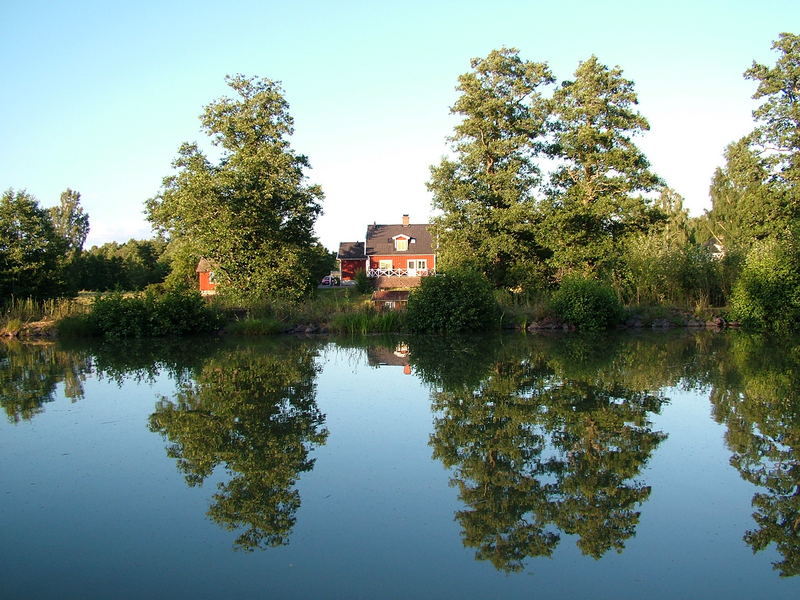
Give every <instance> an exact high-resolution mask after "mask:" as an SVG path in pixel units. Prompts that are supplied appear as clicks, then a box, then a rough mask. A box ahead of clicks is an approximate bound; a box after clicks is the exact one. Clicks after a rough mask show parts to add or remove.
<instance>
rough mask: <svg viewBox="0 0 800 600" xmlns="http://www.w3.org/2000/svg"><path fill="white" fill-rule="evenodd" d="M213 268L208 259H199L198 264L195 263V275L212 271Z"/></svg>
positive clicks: (213, 265)
mask: <svg viewBox="0 0 800 600" xmlns="http://www.w3.org/2000/svg"><path fill="white" fill-rule="evenodd" d="M214 268H215V264H214V263H213V262H211V261H210V260H208V259H205V258H201V259H200V262H199V263H197V268H196V269H195V273H207V272H209V271H213V270H214Z"/></svg>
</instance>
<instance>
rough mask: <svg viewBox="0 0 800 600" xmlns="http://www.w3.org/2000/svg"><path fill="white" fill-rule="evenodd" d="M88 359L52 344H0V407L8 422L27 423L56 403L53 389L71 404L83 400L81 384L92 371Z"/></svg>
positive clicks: (83, 355)
mask: <svg viewBox="0 0 800 600" xmlns="http://www.w3.org/2000/svg"><path fill="white" fill-rule="evenodd" d="M91 365H92V362H91V360H90V357H89V356H88V355H86V354H83V353H75V352H67V351H64V350H62V349H61V348H59V347H57V346H56V345H55V344H53V343H48V342H42V343H26V344H21V343H18V342H14V341H3V342H2V343H0V404H1V405H2V406H3V410H4V411H5V412H6V416H7V417H8V420H9V421H11V422H12V423H18V422H19V421H21V420H29V419H32V418H33V417H34V416H36V415H37V414H39V413H40V412H42V411H43V410H44V405H45V404H47V403H48V402H52V401H53V400H55V397H56V396H55V392H56V386H57V385H58V384H59V383H63V384H64V396H66V397H67V398H69V399H70V400H72V401H73V402H75V401H77V400H80V399H81V398H83V383H84V381H85V380H86V375H87V374H88V373H89V372H90V371H91Z"/></svg>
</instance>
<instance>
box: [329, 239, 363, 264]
mask: <svg viewBox="0 0 800 600" xmlns="http://www.w3.org/2000/svg"><path fill="white" fill-rule="evenodd" d="M336 258H345V259H348V258H349V259H354V260H355V259H359V258H361V259H364V258H367V256H366V254H364V242H340V243H339V253H338V254H337V255H336Z"/></svg>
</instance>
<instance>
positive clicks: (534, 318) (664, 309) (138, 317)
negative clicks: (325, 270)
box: [0, 287, 726, 339]
mask: <svg viewBox="0 0 800 600" xmlns="http://www.w3.org/2000/svg"><path fill="white" fill-rule="evenodd" d="M495 299H496V301H497V305H498V307H499V310H498V311H497V316H496V318H494V317H493V318H492V320H491V322H486V323H481V324H480V325H479V326H476V327H475V331H479V330H493V329H494V330H497V329H501V328H502V329H516V330H521V331H525V330H528V331H533V330H537V329H570V328H574V326H573V325H571V324H570V323H569V322H567V321H566V320H564V319H563V317H562V316H560V315H559V314H558V312H557V310H556V309H555V305H554V303H553V299H552V296H551V295H550V294H540V295H538V296H515V295H513V294H510V293H507V292H496V293H495ZM725 314H726V312H725V310H724V309H719V308H717V309H714V308H710V307H707V306H697V307H695V308H694V309H686V308H681V307H673V306H662V305H657V306H626V307H622V308H621V310H620V312H619V313H618V317H617V320H616V322H615V323H614V324H611V325H610V327H614V326H624V327H629V328H640V327H657V328H663V327H685V326H690V327H691V326H702V325H704V324H706V323H708V322H711V321H712V320H713V319H714V318H715V317H719V316H723V317H724V316H725ZM579 328H580V326H579ZM407 331H409V324H408V320H407V313H406V311H403V310H399V311H378V310H375V309H374V307H373V306H372V303H371V301H370V296H369V294H360V293H358V291H357V290H356V289H355V288H350V287H340V288H331V289H319V290H317V292H316V294H315V295H314V296H313V297H311V298H309V299H307V300H306V301H304V302H301V303H295V304H292V303H288V302H287V303H281V302H272V303H268V302H263V303H251V304H249V305H246V306H243V305H241V304H232V303H230V302H227V301H225V300H224V299H223V298H212V299H210V300H201V299H200V297H199V296H198V295H197V294H196V293H194V292H185V293H183V294H176V293H163V292H151V293H149V294H148V293H125V294H121V293H115V294H105V295H97V294H88V293H83V294H82V295H81V296H79V297H78V298H76V299H62V300H47V301H43V302H36V301H32V300H18V299H12V300H10V301H9V302H7V303H6V304H5V305H4V306H3V307H2V312H0V335H3V336H9V337H21V338H24V337H31V338H37V337H45V338H46V337H54V336H55V334H56V332H57V333H58V335H59V336H62V337H109V338H119V339H122V338H147V337H164V336H180V335H190V334H195V333H197V334H200V333H208V332H221V333H223V334H225V335H234V336H236V335H238V336H265V335H276V334H283V333H336V334H345V335H364V334H370V333H402V332H407Z"/></svg>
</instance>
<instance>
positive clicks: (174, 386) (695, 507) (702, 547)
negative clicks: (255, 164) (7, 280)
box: [0, 331, 800, 599]
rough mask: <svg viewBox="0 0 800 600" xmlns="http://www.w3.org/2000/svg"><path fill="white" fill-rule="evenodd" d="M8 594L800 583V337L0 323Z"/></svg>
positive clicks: (568, 594)
mask: <svg viewBox="0 0 800 600" xmlns="http://www.w3.org/2000/svg"><path fill="white" fill-rule="evenodd" d="M0 403H2V412H3V413H4V415H5V418H4V419H2V423H0V498H1V499H2V500H1V501H0V515H2V528H1V529H0V550H2V557H3V558H2V560H1V561H0V598H4V599H11V598H14V599H16V598H20V599H22V598H24V599H29V598H81V599H88V598H145V597H151V598H347V599H353V598H459V599H465V598H538V599H542V598H593V599H602V598H609V599H612V598H613V599H622V598H637V599H638V598H648V599H658V598H726V599H733V598H771V599H777V598H792V599H796V598H798V597H800V577H798V575H800V340H785V339H784V340H776V339H771V338H767V337H762V336H756V335H748V334H744V333H740V332H723V333H714V332H705V331H703V332H683V331H681V332H664V333H655V332H654V333H652V334H651V333H639V334H631V333H627V334H621V335H616V334H614V335H602V336H594V337H586V336H581V335H577V334H565V335H558V336H552V337H549V336H524V335H519V334H516V335H509V336H497V337H467V338H450V337H448V338H441V337H419V338H413V337H412V338H408V337H385V338H384V337H369V338H363V339H350V338H312V339H295V338H289V337H280V338H273V339H265V340H258V341H252V342H251V341H240V340H230V339H228V340H220V339H205V338H201V339H191V340H174V341H169V340H167V341H158V342H151V341H148V342H125V343H116V344H110V343H98V344H92V345H69V344H64V343H59V344H48V343H41V344H17V343H11V344H9V343H5V344H2V345H0Z"/></svg>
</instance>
